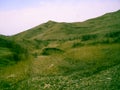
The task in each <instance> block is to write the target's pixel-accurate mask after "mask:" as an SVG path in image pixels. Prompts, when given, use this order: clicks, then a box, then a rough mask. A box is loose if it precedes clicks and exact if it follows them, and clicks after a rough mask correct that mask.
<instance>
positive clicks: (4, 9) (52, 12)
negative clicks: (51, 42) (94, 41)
mask: <svg viewBox="0 0 120 90" xmlns="http://www.w3.org/2000/svg"><path fill="white" fill-rule="evenodd" d="M119 9H120V0H0V34H4V35H13V34H16V33H19V32H22V31H24V30H27V29H29V28H31V27H34V26H36V25H39V24H41V23H44V22H47V21H48V20H53V21H57V22H81V21H84V20H87V19H89V18H94V17H98V16H101V15H103V14H105V13H107V12H113V11H117V10H119Z"/></svg>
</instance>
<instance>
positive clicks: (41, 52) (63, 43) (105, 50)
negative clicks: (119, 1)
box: [0, 11, 120, 90]
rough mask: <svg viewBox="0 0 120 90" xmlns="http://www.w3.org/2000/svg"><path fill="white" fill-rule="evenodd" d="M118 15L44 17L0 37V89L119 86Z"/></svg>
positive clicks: (77, 89)
mask: <svg viewBox="0 0 120 90" xmlns="http://www.w3.org/2000/svg"><path fill="white" fill-rule="evenodd" d="M119 18H120V11H116V12H112V13H107V14H105V15H103V16H101V17H97V18H93V19H89V20H87V21H84V22H74V23H65V22H61V23H58V22H54V21H48V22H47V23H43V24H41V25H38V26H36V27H34V28H31V29H29V30H27V31H24V32H21V33H19V34H16V35H14V36H10V37H6V36H0V90H119V87H120V84H119V83H120V77H119V76H120V72H119V69H120V19H119ZM8 64H9V65H8Z"/></svg>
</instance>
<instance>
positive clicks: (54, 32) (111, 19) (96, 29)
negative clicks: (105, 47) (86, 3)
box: [13, 10, 120, 40]
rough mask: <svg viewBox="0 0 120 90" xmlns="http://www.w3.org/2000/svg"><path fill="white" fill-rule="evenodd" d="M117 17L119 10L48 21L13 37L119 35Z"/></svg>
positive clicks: (59, 38)
mask: <svg viewBox="0 0 120 90" xmlns="http://www.w3.org/2000/svg"><path fill="white" fill-rule="evenodd" d="M119 18H120V10H119V11H116V12H112V13H108V14H105V15H103V16H101V17H98V18H94V19H90V20H87V21H84V22H78V23H57V22H54V21H48V22H47V23H43V24H41V25H39V26H36V27H34V28H32V29H29V30H27V31H25V32H22V33H19V34H17V35H15V36H13V37H14V38H16V39H41V40H62V39H70V38H81V36H82V35H84V34H94V35H96V34H97V36H99V37H105V36H106V35H108V36H109V34H110V35H111V33H115V36H116V35H117V36H119V35H120V19H119ZM116 33H117V34H116ZM113 37H114V36H113Z"/></svg>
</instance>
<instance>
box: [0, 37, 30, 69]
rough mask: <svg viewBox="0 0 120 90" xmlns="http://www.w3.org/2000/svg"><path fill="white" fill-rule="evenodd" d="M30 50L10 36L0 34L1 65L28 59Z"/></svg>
mask: <svg viewBox="0 0 120 90" xmlns="http://www.w3.org/2000/svg"><path fill="white" fill-rule="evenodd" d="M27 55H28V51H27V49H25V48H24V47H23V46H22V45H21V44H18V43H17V42H15V41H13V40H10V39H9V37H6V36H0V67H1V66H7V65H11V64H15V63H17V62H18V61H20V60H24V59H26V58H27V57H28V56H27Z"/></svg>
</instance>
